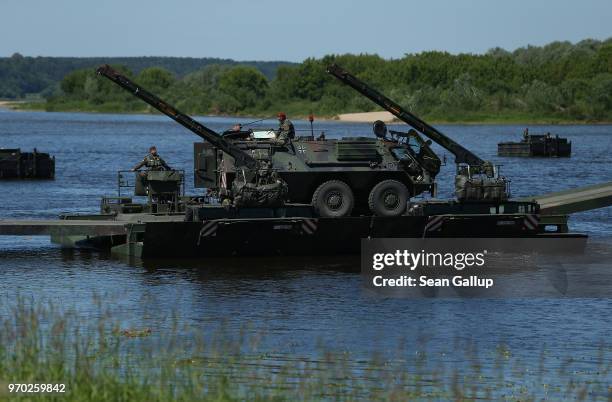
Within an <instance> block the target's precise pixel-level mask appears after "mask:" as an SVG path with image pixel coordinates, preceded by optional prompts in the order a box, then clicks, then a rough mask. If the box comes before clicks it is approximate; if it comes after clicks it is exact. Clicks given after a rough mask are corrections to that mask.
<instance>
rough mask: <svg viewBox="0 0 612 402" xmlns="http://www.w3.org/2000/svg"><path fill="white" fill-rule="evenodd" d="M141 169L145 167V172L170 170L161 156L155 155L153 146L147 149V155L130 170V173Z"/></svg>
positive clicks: (155, 148)
mask: <svg viewBox="0 0 612 402" xmlns="http://www.w3.org/2000/svg"><path fill="white" fill-rule="evenodd" d="M142 167H146V168H147V170H164V169H165V170H172V169H171V168H170V166H168V164H167V163H166V161H164V160H163V159H162V158H161V156H159V154H158V153H157V147H156V146H155V145H153V146H151V147H149V153H148V154H147V156H145V157H144V159H143V160H142V161H141V162H140V163H139V164H137V165H136V166H134V167H133V168H132V171H136V170H138V169H140V168H142Z"/></svg>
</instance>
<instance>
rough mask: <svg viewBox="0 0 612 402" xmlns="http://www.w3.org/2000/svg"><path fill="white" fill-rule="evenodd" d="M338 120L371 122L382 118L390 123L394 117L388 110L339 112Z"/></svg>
mask: <svg viewBox="0 0 612 402" xmlns="http://www.w3.org/2000/svg"><path fill="white" fill-rule="evenodd" d="M338 120H340V121H346V122H350V123H373V122H375V121H376V120H382V121H384V122H385V123H390V122H392V121H394V120H396V119H395V116H393V115H392V114H391V113H389V112H365V113H344V114H339V115H338Z"/></svg>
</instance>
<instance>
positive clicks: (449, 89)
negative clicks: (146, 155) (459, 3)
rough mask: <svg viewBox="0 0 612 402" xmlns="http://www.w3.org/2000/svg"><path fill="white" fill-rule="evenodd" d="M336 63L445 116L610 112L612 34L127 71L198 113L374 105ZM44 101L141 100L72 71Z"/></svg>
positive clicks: (117, 106) (56, 106)
mask: <svg viewBox="0 0 612 402" xmlns="http://www.w3.org/2000/svg"><path fill="white" fill-rule="evenodd" d="M330 63H338V64H339V65H341V66H342V67H344V68H345V69H347V70H348V71H350V72H352V73H353V74H355V75H356V76H358V77H359V78H361V79H363V80H364V81H366V82H368V83H370V84H372V85H373V86H374V87H375V88H377V89H379V90H380V91H382V92H383V93H385V94H387V95H388V96H389V97H390V98H392V99H393V100H395V101H396V102H398V103H400V104H401V105H403V106H405V107H408V108H409V109H410V110H412V111H413V112H415V113H417V114H419V115H422V116H424V117H428V118H436V119H441V120H448V121H453V120H461V121H466V120H486V119H487V118H490V117H491V116H494V117H497V120H500V119H501V120H503V119H504V118H508V120H512V119H516V120H521V119H523V118H525V119H538V118H547V119H551V120H554V119H558V120H578V121H580V120H582V121H604V120H605V121H612V38H611V39H607V40H604V41H598V40H584V41H581V42H578V43H575V44H572V43H570V42H553V43H550V44H548V45H545V46H540V47H538V46H528V47H523V48H519V49H516V50H514V51H512V52H510V51H506V50H503V49H500V48H495V49H491V50H489V51H488V52H486V53H485V54H457V55H454V54H450V53H447V52H438V51H429V52H422V53H417V54H406V55H405V56H404V57H402V58H399V59H391V60H389V59H383V58H381V57H379V56H377V55H370V54H360V55H330V56H325V57H322V58H309V59H307V60H305V61H303V62H302V63H299V64H287V65H282V64H281V65H278V66H277V68H276V73H275V74H274V76H273V77H270V76H266V74H264V73H263V72H262V71H261V70H260V69H258V68H257V67H256V66H249V65H222V64H211V65H207V66H205V67H203V68H202V69H199V70H198V71H195V72H191V73H188V74H186V75H184V76H180V75H178V74H176V73H175V72H173V71H171V70H169V69H167V68H164V67H149V68H145V69H142V70H141V71H139V72H137V73H136V72H134V71H133V70H131V69H130V68H128V67H126V66H121V67H120V68H121V69H122V71H123V72H124V73H125V74H127V75H128V76H130V77H133V78H134V79H135V80H136V81H137V82H139V83H140V84H141V85H143V86H144V87H145V88H149V89H150V90H151V91H152V92H154V93H156V94H158V95H159V96H161V97H162V98H164V99H167V100H168V101H170V102H171V103H173V104H174V105H176V106H177V107H178V108H179V109H183V110H184V111H185V112H188V113H192V114H227V115H272V114H274V113H275V112H276V111H279V110H283V111H286V112H288V113H290V114H292V115H294V116H295V115H299V116H303V115H306V114H308V113H310V112H313V113H315V114H319V115H325V116H331V115H335V114H338V113H343V112H362V111H363V112H366V111H372V110H377V109H376V106H375V105H374V104H373V103H371V102H370V101H369V100H367V99H365V98H364V97H362V96H360V95H359V94H358V93H356V92H355V91H354V90H352V89H350V88H348V87H346V86H344V85H342V84H341V83H340V82H338V81H337V80H335V79H334V78H333V77H331V76H329V75H328V74H327V73H326V72H325V68H326V66H327V65H329V64H330ZM46 107H47V109H48V110H100V111H139V110H144V109H145V107H144V106H143V104H142V102H140V101H138V100H137V99H135V98H133V97H131V96H130V95H129V94H126V93H123V92H122V91H121V90H120V89H119V88H116V87H114V85H113V84H112V83H110V82H105V80H103V79H101V78H98V77H96V76H95V74H94V73H93V70H92V69H83V70H77V71H73V72H71V73H69V74H68V75H66V77H65V78H64V79H63V80H62V81H61V85H60V87H59V88H58V89H57V90H56V91H55V92H54V93H52V94H50V95H49V96H48V100H47V106H46Z"/></svg>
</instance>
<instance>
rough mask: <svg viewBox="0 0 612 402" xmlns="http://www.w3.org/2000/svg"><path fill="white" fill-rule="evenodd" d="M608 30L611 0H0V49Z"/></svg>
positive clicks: (276, 45) (296, 52) (428, 46)
mask: <svg viewBox="0 0 612 402" xmlns="http://www.w3.org/2000/svg"><path fill="white" fill-rule="evenodd" d="M610 36H612V1H611V0H582V1H578V0H575V1H567V0H530V1H527V0H505V1H485V0H463V1H452V0H421V1H413V0H406V1H400V0H378V1H374V0H372V1H362V0H353V1H350V0H326V1H325V0H301V1H295V0H285V1H282V0H251V1H247V0H215V1H210V0H199V1H197V0H165V1H158V0H146V1H144V0H97V1H91V0H52V1H49V0H0V56H10V55H11V54H12V53H14V52H20V53H22V54H24V55H28V56H39V55H40V56H191V57H222V58H232V59H236V60H289V61H301V60H303V59H304V58H307V57H311V56H314V57H319V56H322V55H324V54H329V53H377V54H379V55H381V56H383V57H387V58H391V57H401V56H403V55H404V54H405V53H412V52H419V51H422V50H447V51H450V52H453V53H458V52H475V53H482V52H485V51H486V50H487V49H489V48H491V47H495V46H501V47H503V48H506V49H514V48H516V47H521V46H525V45H527V44H533V45H541V44H545V43H548V42H551V41H554V40H570V41H572V42H575V41H578V40H581V39H585V38H595V39H605V38H608V37H610Z"/></svg>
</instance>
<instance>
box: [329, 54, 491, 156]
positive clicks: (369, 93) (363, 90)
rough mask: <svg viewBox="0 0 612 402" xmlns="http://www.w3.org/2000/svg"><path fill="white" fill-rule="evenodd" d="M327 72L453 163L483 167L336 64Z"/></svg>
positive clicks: (454, 144)
mask: <svg viewBox="0 0 612 402" xmlns="http://www.w3.org/2000/svg"><path fill="white" fill-rule="evenodd" d="M327 72H328V73H329V74H331V75H333V76H334V77H336V78H337V79H339V80H340V81H342V82H343V83H344V84H346V85H348V86H350V87H351V88H353V89H355V90H356V91H357V92H359V93H360V94H362V95H363V96H365V97H366V98H368V99H370V100H371V101H372V102H374V103H376V104H377V105H378V106H380V107H382V108H383V109H385V110H387V111H389V112H390V113H391V114H393V115H394V116H395V117H397V118H398V119H400V120H402V121H404V122H406V123H407V124H409V125H410V126H412V127H413V128H414V129H416V130H418V131H420V132H421V133H423V134H425V135H426V136H427V137H429V138H430V139H432V140H433V141H435V142H436V143H437V144H439V145H440V146H442V147H443V148H445V149H447V150H448V151H449V152H450V153H452V154H453V155H455V163H457V164H459V163H466V164H468V165H470V166H474V167H476V166H483V165H485V161H483V160H482V159H480V158H479V157H478V156H476V155H474V154H473V153H472V152H470V151H469V150H467V149H465V148H464V147H462V146H461V145H459V144H458V143H456V142H455V141H453V140H452V139H450V138H448V137H447V136H446V135H444V134H442V133H441V132H440V131H438V130H437V129H436V128H434V127H432V126H430V125H429V124H427V123H425V122H424V121H423V120H421V119H419V118H418V117H417V116H415V115H414V114H412V113H410V112H409V111H407V110H405V109H404V108H402V107H401V106H400V105H398V104H397V103H395V102H393V101H392V100H391V99H389V98H387V97H386V96H384V95H383V94H381V93H380V92H378V91H377V90H375V89H374V88H372V87H370V86H369V85H368V84H366V83H365V82H363V81H361V80H360V79H358V78H357V77H355V76H354V75H352V74H351V73H349V72H347V71H345V70H344V69H342V68H341V67H340V66H338V65H336V64H332V65H330V66H328V67H327Z"/></svg>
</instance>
